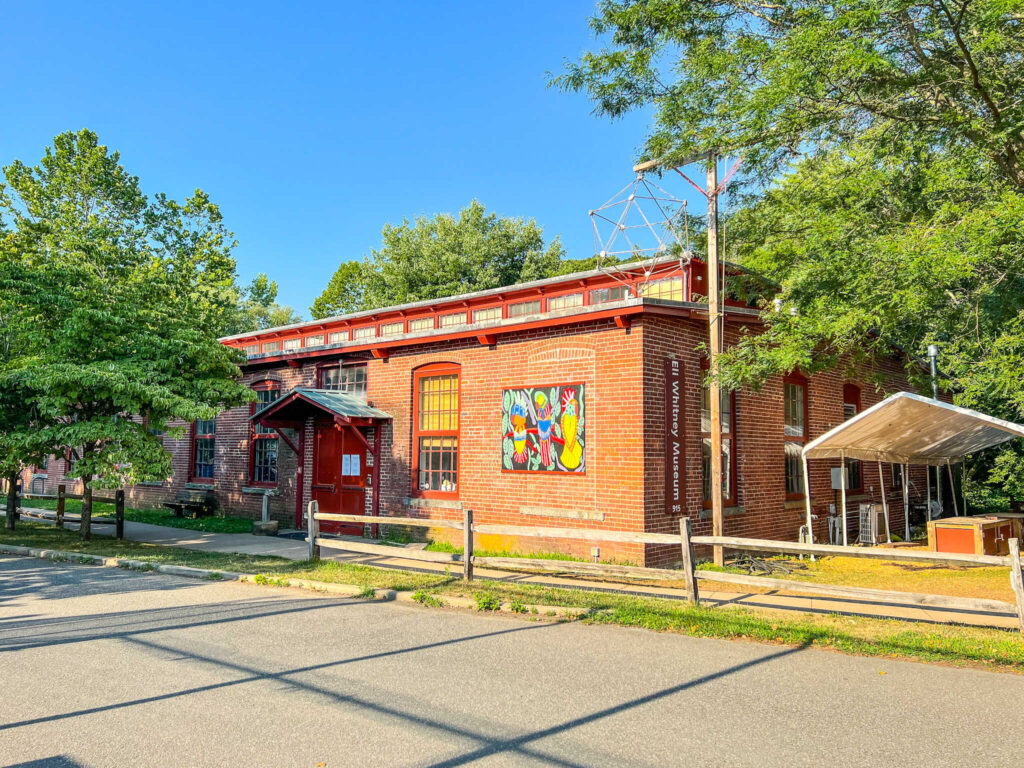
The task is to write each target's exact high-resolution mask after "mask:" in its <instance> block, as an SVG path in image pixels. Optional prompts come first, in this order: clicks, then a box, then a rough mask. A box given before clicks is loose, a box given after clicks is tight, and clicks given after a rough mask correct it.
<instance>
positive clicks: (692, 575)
mask: <svg viewBox="0 0 1024 768" xmlns="http://www.w3.org/2000/svg"><path fill="white" fill-rule="evenodd" d="M690 535H691V534H690V518H688V517H684V518H681V519H680V520H679V538H680V540H681V542H682V550H683V573H685V574H686V579H685V582H686V595H687V599H688V600H689V601H690V602H691V603H693V604H694V605H700V592H699V591H698V589H697V573H696V565H697V563H696V561H695V560H694V557H693V542H692V541H690Z"/></svg>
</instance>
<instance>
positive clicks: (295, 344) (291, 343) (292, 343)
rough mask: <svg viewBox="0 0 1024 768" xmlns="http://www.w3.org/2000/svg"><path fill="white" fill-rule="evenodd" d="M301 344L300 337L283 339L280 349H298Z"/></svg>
mask: <svg viewBox="0 0 1024 768" xmlns="http://www.w3.org/2000/svg"><path fill="white" fill-rule="evenodd" d="M301 346H302V339H301V338H294V339H285V340H284V343H283V344H282V349H299V347H301Z"/></svg>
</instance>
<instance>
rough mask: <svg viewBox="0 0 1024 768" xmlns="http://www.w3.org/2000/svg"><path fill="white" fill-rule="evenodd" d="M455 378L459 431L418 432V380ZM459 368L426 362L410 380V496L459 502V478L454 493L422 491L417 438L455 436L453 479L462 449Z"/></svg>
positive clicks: (460, 380) (457, 473)
mask: <svg viewBox="0 0 1024 768" xmlns="http://www.w3.org/2000/svg"><path fill="white" fill-rule="evenodd" d="M452 375H455V376H458V377H459V406H458V409H457V410H456V412H457V413H460V416H459V429H455V430H421V429H420V379H422V378H426V377H430V376H452ZM461 410H462V366H460V365H459V364H458V363H429V364H427V365H424V366H421V367H420V368H417V369H416V370H414V371H413V377H412V461H411V462H410V465H411V466H412V483H411V485H412V496H414V497H416V498H421V499H458V498H459V491H458V490H457V489H458V488H459V487H461V485H462V479H461V478H459V479H458V480H457V481H456V490H455V491H421V490H420V484H419V478H420V437H421V436H426V437H430V436H435V437H454V438H456V440H458V442H459V447H458V449H457V450H456V452H455V472H456V476H457V477H458V475H459V474H460V472H459V454H460V452H461V450H462V440H461V438H460V436H459V432H460V430H461V429H462V417H461Z"/></svg>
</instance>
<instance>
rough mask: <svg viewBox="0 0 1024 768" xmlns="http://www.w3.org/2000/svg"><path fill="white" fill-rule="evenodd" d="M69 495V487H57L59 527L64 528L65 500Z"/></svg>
mask: <svg viewBox="0 0 1024 768" xmlns="http://www.w3.org/2000/svg"><path fill="white" fill-rule="evenodd" d="M66 495H67V487H66V486H65V485H64V484H63V483H61V484H60V485H58V486H57V527H58V528H63V527H64V502H65V501H66V499H65V498H64V497H65V496H66Z"/></svg>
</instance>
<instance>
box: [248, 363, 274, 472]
mask: <svg viewBox="0 0 1024 768" xmlns="http://www.w3.org/2000/svg"><path fill="white" fill-rule="evenodd" d="M253 390H254V391H255V392H256V398H257V399H256V402H255V403H252V404H251V406H250V410H249V413H250V415H251V414H253V413H256V412H257V411H260V410H262V409H263V408H266V407H267V406H268V405H270V404H271V403H272V402H274V401H275V400H277V398H279V397H280V396H281V385H280V384H278V383H277V382H276V381H261V382H259V383H258V384H254V385H253ZM250 436H251V440H250V441H249V482H250V483H251V484H252V485H261V486H275V485H277V443H278V440H277V432H275V431H274V430H273V429H270V428H269V427H264V426H263V425H262V424H253V425H252V431H251V434H250Z"/></svg>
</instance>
